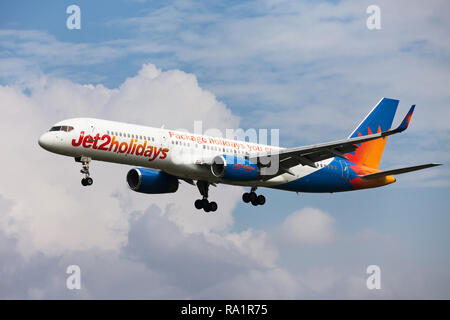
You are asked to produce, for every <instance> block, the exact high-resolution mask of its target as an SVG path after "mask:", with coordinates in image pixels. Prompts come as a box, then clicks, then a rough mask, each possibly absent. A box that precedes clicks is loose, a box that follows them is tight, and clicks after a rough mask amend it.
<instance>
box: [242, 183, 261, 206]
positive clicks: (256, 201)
mask: <svg viewBox="0 0 450 320" xmlns="http://www.w3.org/2000/svg"><path fill="white" fill-rule="evenodd" d="M255 191H256V187H252V189H251V190H250V192H246V193H244V194H243V195H242V200H243V201H244V202H245V203H249V202H251V203H252V205H254V206H257V205H260V206H262V205H263V204H264V203H266V197H264V196H263V195H262V194H260V195H259V196H258V195H256V193H255Z"/></svg>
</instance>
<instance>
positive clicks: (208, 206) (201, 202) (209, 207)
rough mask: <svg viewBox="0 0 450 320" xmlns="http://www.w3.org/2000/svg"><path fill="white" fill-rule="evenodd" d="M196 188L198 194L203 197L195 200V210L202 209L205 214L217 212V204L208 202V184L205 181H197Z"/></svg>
mask: <svg viewBox="0 0 450 320" xmlns="http://www.w3.org/2000/svg"><path fill="white" fill-rule="evenodd" d="M197 188H198V191H200V194H201V195H202V196H203V198H202V199H198V200H195V202H194V205H195V208H197V209H199V210H200V209H203V210H204V211H205V212H214V211H216V210H217V203H216V202H214V201H211V202H209V201H208V189H209V183H208V182H206V181H197Z"/></svg>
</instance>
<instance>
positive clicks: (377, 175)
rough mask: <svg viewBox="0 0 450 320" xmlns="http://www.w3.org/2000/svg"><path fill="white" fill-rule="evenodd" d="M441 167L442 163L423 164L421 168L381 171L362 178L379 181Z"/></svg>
mask: <svg viewBox="0 0 450 320" xmlns="http://www.w3.org/2000/svg"><path fill="white" fill-rule="evenodd" d="M440 165H441V163H427V164H421V165H420V166H413V167H406V168H400V169H394V170H387V171H381V172H377V173H371V174H366V175H364V176H361V178H363V179H366V180H368V179H377V178H381V177H385V176H390V175H394V174H400V173H407V172H411V171H416V170H422V169H426V168H431V167H436V166H440Z"/></svg>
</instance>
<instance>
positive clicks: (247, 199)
mask: <svg viewBox="0 0 450 320" xmlns="http://www.w3.org/2000/svg"><path fill="white" fill-rule="evenodd" d="M242 201H244V202H245V203H249V202H250V201H251V199H250V193H248V192H245V193H244V194H243V195H242Z"/></svg>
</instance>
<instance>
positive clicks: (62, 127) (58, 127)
mask: <svg viewBox="0 0 450 320" xmlns="http://www.w3.org/2000/svg"><path fill="white" fill-rule="evenodd" d="M72 130H73V127H72V126H55V127H51V128H50V130H49V131H65V132H70V131H72Z"/></svg>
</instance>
